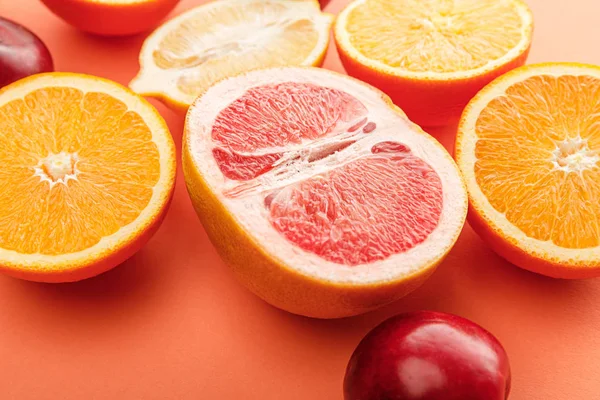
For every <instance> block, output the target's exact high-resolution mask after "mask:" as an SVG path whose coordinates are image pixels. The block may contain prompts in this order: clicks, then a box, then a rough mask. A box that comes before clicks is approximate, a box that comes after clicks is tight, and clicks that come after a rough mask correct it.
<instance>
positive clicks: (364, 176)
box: [211, 82, 443, 265]
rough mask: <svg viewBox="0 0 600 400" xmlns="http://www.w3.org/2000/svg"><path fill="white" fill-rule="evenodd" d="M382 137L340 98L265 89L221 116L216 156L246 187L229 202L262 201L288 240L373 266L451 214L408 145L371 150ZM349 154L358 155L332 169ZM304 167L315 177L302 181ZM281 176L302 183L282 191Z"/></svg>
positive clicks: (299, 88)
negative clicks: (249, 196) (260, 196)
mask: <svg viewBox="0 0 600 400" xmlns="http://www.w3.org/2000/svg"><path fill="white" fill-rule="evenodd" d="M377 129H378V127H377V124H376V123H375V122H372V121H369V120H368V111H367V108H366V107H365V105H363V103H362V102H361V101H359V100H358V99H357V98H355V97H354V96H352V95H350V94H348V93H346V92H344V91H342V90H338V89H333V88H328V87H324V86H319V85H316V84H310V83H297V82H284V83H281V84H276V85H263V86H258V87H254V88H252V89H249V90H248V91H247V92H246V93H245V94H244V95H242V96H241V97H239V98H238V99H236V100H235V101H233V102H232V103H231V104H229V105H228V106H227V107H225V108H224V109H223V110H222V111H221V112H220V113H219V114H218V116H217V118H216V120H215V122H214V124H213V128H212V132H211V136H212V139H213V142H214V144H215V147H214V148H213V150H212V153H213V156H214V158H215V161H216V163H217V165H218V166H219V168H220V170H221V172H222V173H223V175H224V176H225V177H227V178H229V179H232V180H237V181H242V182H245V183H240V184H239V185H237V186H236V187H235V188H234V189H232V190H229V191H227V193H226V194H227V195H228V196H233V197H236V196H243V195H244V194H245V193H248V192H252V191H260V192H262V193H264V198H265V201H264V203H265V206H266V208H267V210H268V213H269V216H268V219H269V221H270V223H271V224H272V226H273V227H274V228H275V229H276V230H277V231H278V232H279V233H280V234H282V235H283V236H284V237H285V238H286V239H288V240H289V241H291V242H293V243H294V244H296V245H297V246H299V247H300V248H302V249H303V250H306V251H309V252H312V253H314V254H316V255H318V256H320V257H322V258H324V259H326V260H328V261H331V262H335V263H339V264H345V265H359V264H366V263H370V262H373V261H378V260H383V259H385V258H387V257H389V256H390V255H393V254H397V253H401V252H405V251H408V250H410V249H411V248H413V247H414V246H415V245H417V244H419V243H421V242H423V241H424V240H425V239H426V238H427V237H428V236H429V235H430V234H431V232H432V231H433V230H434V229H435V228H436V226H437V224H438V222H439V219H440V215H441V213H442V208H443V190H442V182H441V179H440V177H439V176H438V174H437V173H436V171H435V170H433V168H432V167H431V166H430V165H429V164H428V163H427V162H425V161H424V160H422V159H421V158H419V157H417V156H415V155H414V154H413V153H412V152H411V149H410V147H409V146H407V145H406V144H403V143H400V142H396V141H377V140H371V139H370V140H368V141H366V142H365V144H363V142H364V139H366V138H369V137H370V136H372V135H374V134H375V132H377ZM367 143H368V145H367ZM350 146H352V149H351V150H353V151H357V152H360V156H359V157H357V158H355V159H353V160H350V161H349V162H347V163H340V165H334V164H331V161H334V162H335V157H336V153H338V152H340V151H342V150H344V149H347V148H348V147H350ZM361 149H364V150H361ZM328 160H329V164H330V165H327V163H328ZM306 169H313V170H314V174H313V175H312V176H310V177H307V178H305V177H303V176H302V173H301V171H302V170H306ZM259 177H263V178H264V179H263V180H262V181H257V180H256V179H257V178H259ZM282 177H284V179H287V180H291V181H295V182H294V183H290V184H287V185H284V186H283V187H281V186H280V185H279V184H278V181H280V180H282ZM253 180H254V181H253ZM274 188H275V189H274Z"/></svg>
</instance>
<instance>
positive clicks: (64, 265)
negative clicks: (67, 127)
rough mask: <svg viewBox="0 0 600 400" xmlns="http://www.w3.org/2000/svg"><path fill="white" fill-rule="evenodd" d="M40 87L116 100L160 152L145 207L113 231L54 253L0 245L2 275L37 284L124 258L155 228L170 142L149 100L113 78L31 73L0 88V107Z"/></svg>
mask: <svg viewBox="0 0 600 400" xmlns="http://www.w3.org/2000/svg"><path fill="white" fill-rule="evenodd" d="M44 87H66V88H75V89H78V90H81V91H82V92H84V93H86V92H100V93H103V94H107V95H110V96H112V97H114V98H115V99H117V100H120V101H122V102H123V103H125V104H126V105H127V106H128V109H129V110H130V111H134V112H135V113H137V114H138V115H140V116H141V117H142V119H143V120H144V122H145V123H146V125H147V126H148V127H149V128H150V131H151V132H152V138H153V141H154V142H155V143H156V145H157V147H158V149H159V152H160V178H159V180H158V182H157V184H156V185H155V187H154V191H153V194H152V197H151V199H150V202H149V203H148V206H147V207H146V208H145V209H144V210H143V211H142V212H141V213H140V214H139V216H138V217H137V218H136V219H135V220H134V221H133V222H131V223H130V224H128V225H126V226H123V227H121V229H120V230H118V231H117V232H116V233H114V234H113V235H111V236H108V237H104V238H102V239H101V240H100V241H99V242H98V243H97V244H95V245H93V246H92V247H89V248H87V249H85V250H82V251H78V252H74V253H69V254H62V255H57V256H54V255H43V254H21V253H18V252H15V251H12V250H6V249H2V248H0V270H2V272H4V273H6V274H7V275H11V276H14V277H18V278H23V279H27V280H32V281H40V282H69V281H77V280H81V279H85V278H89V277H92V276H95V275H98V274H100V273H102V272H105V271H107V270H109V269H111V268H113V267H115V266H116V265H118V264H119V263H121V262H123V261H125V260H126V259H127V258H129V257H130V256H132V255H133V254H134V253H135V252H136V251H138V250H139V249H140V248H141V247H142V246H143V244H144V243H145V242H146V241H147V240H148V239H149V238H150V237H151V236H152V235H153V233H154V232H155V231H156V230H157V229H158V227H159V226H160V223H161V222H162V219H163V218H164V215H165V213H166V210H167V208H168V205H169V203H170V200H171V197H172V193H173V188H174V183H175V171H176V157H175V144H174V142H173V138H172V137H171V134H170V132H169V129H168V127H167V125H166V123H165V121H164V120H163V119H162V117H161V116H160V114H158V112H157V111H156V110H155V109H154V107H152V105H151V104H150V103H148V102H147V101H146V100H144V99H143V98H141V97H140V96H138V95H136V94H135V93H133V92H131V91H130V90H129V89H127V88H125V87H123V86H121V85H119V84H117V83H115V82H112V81H110V80H107V79H103V78H98V77H95V76H89V75H84V74H75V73H59V72H53V73H47V74H38V75H34V76H31V77H28V78H25V79H22V80H20V81H17V82H15V83H13V84H11V85H8V86H6V87H4V88H2V89H1V90H0V107H1V106H3V105H4V104H6V103H8V102H10V101H12V100H16V99H22V98H23V97H24V96H25V95H27V94H28V93H30V92H32V91H34V90H37V89H40V88H44Z"/></svg>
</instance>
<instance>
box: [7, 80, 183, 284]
mask: <svg viewBox="0 0 600 400" xmlns="http://www.w3.org/2000/svg"><path fill="white" fill-rule="evenodd" d="M0 120H2V128H1V131H2V135H0V157H1V158H2V160H3V165H4V166H3V168H2V169H1V170H0V188H2V189H1V190H0V270H2V271H4V272H6V273H7V274H9V275H12V276H16V277H20V278H24V279H29V280H35V281H45V282H64V281H75V280H80V279H84V278H88V277H90V276H93V275H97V274H99V273H101V272H104V271H106V270H108V269H110V268H112V267H114V266H116V265H118V264H119V263H121V262H122V261H124V260H125V259H127V258H128V257H130V256H131V255H132V254H133V253H135V252H136V251H137V250H139V249H140V248H141V247H142V246H143V244H144V243H145V242H146V241H147V240H148V239H149V238H150V237H151V235H152V234H153V233H154V232H155V231H156V229H157V228H158V226H159V225H160V222H161V220H162V218H163V216H164V214H165V211H166V209H167V206H168V203H169V201H170V198H171V194H172V191H173V186H174V179H175V147H174V144H173V140H172V138H171V135H170V133H169V130H168V128H167V126H166V124H165V122H164V120H163V119H162V118H161V117H160V115H159V114H158V112H157V111H156V110H155V109H154V108H153V107H152V106H151V105H150V104H149V103H147V102H146V101H145V100H143V99H142V98H141V97H139V96H137V95H135V94H133V93H131V92H130V91H129V90H127V89H126V88H123V87H122V86H120V85H118V84H117V83H114V82H111V81H108V80H104V79H101V78H96V77H91V76H86V75H79V74H70V73H66V74H63V73H50V74H42V75H35V76H32V77H30V78H26V79H23V80H21V81H18V82H16V83H14V84H12V85H9V86H7V87H5V88H4V89H2V91H0Z"/></svg>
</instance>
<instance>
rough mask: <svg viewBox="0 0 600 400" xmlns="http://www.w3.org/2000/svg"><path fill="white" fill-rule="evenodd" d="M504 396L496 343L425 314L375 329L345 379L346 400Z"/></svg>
mask: <svg viewBox="0 0 600 400" xmlns="http://www.w3.org/2000/svg"><path fill="white" fill-rule="evenodd" d="M509 391H510V366H509V363H508V356H507V355H506V352H505V350H504V348H503V347H502V345H501V344H500V342H499V341H498V339H496V338H495V337H494V336H493V335H492V334H491V333H489V332H488V331H486V330H485V329H483V328H482V327H480V326H479V325H477V324H475V323H473V322H471V321H469V320H467V319H464V318H461V317H457V316H455V315H449V314H443V313H437V312H429V311H421V312H414V313H408V314H403V315H398V316H396V317H393V318H390V319H388V320H387V321H385V322H383V323H382V324H381V325H379V326H377V327H376V328H375V329H374V330H372V331H371V332H370V333H369V334H368V335H367V336H366V337H365V338H364V339H363V340H362V341H361V342H360V344H359V345H358V347H357V348H356V350H355V351H354V354H353V355H352V358H351V359H350V362H349V363H348V368H347V370H346V377H345V379H344V399H345V400H506V399H507V398H508V394H509Z"/></svg>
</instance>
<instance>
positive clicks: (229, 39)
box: [154, 2, 319, 94]
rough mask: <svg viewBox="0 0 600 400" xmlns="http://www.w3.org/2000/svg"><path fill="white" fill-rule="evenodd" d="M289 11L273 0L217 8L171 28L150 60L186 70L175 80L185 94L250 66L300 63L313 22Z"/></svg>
mask: <svg viewBox="0 0 600 400" xmlns="http://www.w3.org/2000/svg"><path fill="white" fill-rule="evenodd" d="M315 14H316V13H315ZM291 15H293V14H292V13H290V11H289V6H286V5H283V4H277V3H264V2H257V3H252V2H249V3H247V4H235V5H226V6H225V5H224V6H221V7H216V8H214V9H213V10H211V11H209V12H205V13H201V14H198V15H196V16H195V17H194V18H192V19H189V20H187V21H185V22H184V23H182V24H181V25H180V26H179V27H178V28H177V29H175V30H173V31H172V32H170V33H169V34H168V35H167V36H166V37H165V38H164V39H163V40H162V42H161V43H160V45H159V48H158V50H156V51H155V52H154V61H155V63H156V65H157V66H158V67H160V68H162V69H182V70H184V71H186V73H185V74H184V75H183V76H182V77H181V78H179V80H178V82H177V84H178V87H179V90H181V91H182V92H183V93H186V94H197V93H199V92H200V91H202V90H204V89H206V88H208V87H209V86H211V85H212V84H213V83H215V82H217V81H219V80H221V79H224V78H227V77H229V76H235V75H237V74H239V73H240V72H244V71H249V70H251V69H256V68H266V67H275V66H283V65H300V64H302V62H303V61H304V60H305V59H306V57H307V56H308V55H309V54H310V53H311V51H312V50H313V49H314V47H315V44H316V42H317V41H318V38H319V34H318V32H317V30H316V28H315V26H314V23H313V21H311V20H309V19H307V18H300V17H294V18H291V17H290V16H291Z"/></svg>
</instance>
